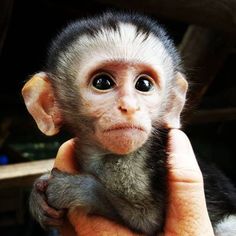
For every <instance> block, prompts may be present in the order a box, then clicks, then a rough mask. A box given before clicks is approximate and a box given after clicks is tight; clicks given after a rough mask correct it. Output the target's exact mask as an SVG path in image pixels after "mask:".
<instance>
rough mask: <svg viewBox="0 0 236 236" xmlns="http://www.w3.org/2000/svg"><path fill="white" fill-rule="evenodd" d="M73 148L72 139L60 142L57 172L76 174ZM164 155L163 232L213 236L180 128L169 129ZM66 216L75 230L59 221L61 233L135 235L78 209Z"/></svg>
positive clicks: (189, 150) (196, 172) (199, 180)
mask: <svg viewBox="0 0 236 236" xmlns="http://www.w3.org/2000/svg"><path fill="white" fill-rule="evenodd" d="M73 150H74V142H73V140H69V141H67V142H66V143H64V144H63V145H62V146H61V148H60V149H59V152H58V155H57V158H56V161H55V167H57V168H58V169H60V170H61V171H66V172H69V173H78V168H76V163H75V159H74V157H73V155H72V154H73ZM168 156H169V157H168V164H169V169H168V170H169V172H168V185H169V201H168V202H169V204H168V209H167V216H166V224H165V228H164V235H166V236H172V235H175V236H185V235H186V236H187V235H191V236H194V235H196V236H198V235H204V236H213V235H214V233H213V228H212V226H211V222H210V220H209V216H208V212H207V208H206V202H205V194H204V188H203V178H202V174H201V171H200V169H199V166H198V164H197V161H196V158H195V155H194V153H193V150H192V146H191V144H190V142H189V140H188V138H187V136H186V135H185V134H184V133H183V132H182V131H180V130H175V129H174V130H171V131H170V133H169V143H168ZM68 218H69V221H70V222H71V224H72V225H73V227H74V229H75V231H76V233H75V234H72V233H68V230H69V229H70V228H71V227H69V225H68V224H63V226H62V229H61V232H62V235H65V236H72V235H76V234H77V235H81V236H89V235H93V236H101V235H109V236H119V235H120V236H135V235H137V234H134V233H132V232H131V231H130V230H128V229H126V228H124V227H122V226H120V225H118V224H115V223H114V222H111V221H109V220H107V219H105V218H102V217H95V216H86V214H84V213H83V211H82V210H81V211H77V212H70V213H69V215H68ZM70 232H72V231H70Z"/></svg>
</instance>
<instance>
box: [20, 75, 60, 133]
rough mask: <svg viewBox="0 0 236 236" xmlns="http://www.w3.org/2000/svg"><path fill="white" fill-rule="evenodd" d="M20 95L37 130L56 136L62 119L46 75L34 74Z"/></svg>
mask: <svg viewBox="0 0 236 236" xmlns="http://www.w3.org/2000/svg"><path fill="white" fill-rule="evenodd" d="M22 95H23V98H24V101H25V105H26V107H27V109H28V111H29V113H30V114H31V115H32V116H33V118H34V119H35V121H36V123H37V125H38V128H39V129H40V130H41V131H42V132H43V133H44V134H46V135H49V136H51V135H54V134H57V133H58V132H59V130H60V126H61V123H62V118H61V113H60V111H59V107H58V105H57V103H56V101H55V98H54V93H53V90H52V86H51V83H50V81H49V79H48V76H47V74H46V73H44V72H40V73H38V74H35V75H34V76H33V77H32V78H31V79H30V80H29V81H28V82H27V83H26V84H25V86H24V87H23V89H22Z"/></svg>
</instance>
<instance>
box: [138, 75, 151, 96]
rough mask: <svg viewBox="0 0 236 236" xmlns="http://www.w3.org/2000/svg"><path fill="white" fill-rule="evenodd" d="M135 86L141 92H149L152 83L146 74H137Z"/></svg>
mask: <svg viewBox="0 0 236 236" xmlns="http://www.w3.org/2000/svg"><path fill="white" fill-rule="evenodd" d="M135 88H136V89H137V90H139V91H141V92H149V91H151V90H152V89H153V83H152V81H151V79H150V78H149V77H148V76H147V75H141V76H139V78H138V80H137V81H136V84H135Z"/></svg>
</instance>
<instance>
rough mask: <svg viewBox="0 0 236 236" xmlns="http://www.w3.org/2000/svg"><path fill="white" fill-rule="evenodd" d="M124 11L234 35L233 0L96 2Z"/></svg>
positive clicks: (120, 0) (234, 4)
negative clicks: (137, 11)
mask: <svg viewBox="0 0 236 236" xmlns="http://www.w3.org/2000/svg"><path fill="white" fill-rule="evenodd" d="M98 1H99V2H100V3H106V4H110V5H111V6H116V7H120V8H126V9H134V10H139V11H141V12H145V13H151V14H155V15H158V16H159V17H162V18H167V19H172V20H178V21H182V22H186V23H189V24H197V25H201V26H207V27H210V28H214V29H218V30H222V31H226V32H228V33H231V34H234V35H236V14H235V12H236V1H235V0H217V1H216V0H197V1H189V0H156V1H153V0H145V1H137V0H129V1H127V0H116V1H114V0H98Z"/></svg>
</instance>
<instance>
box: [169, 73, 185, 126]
mask: <svg viewBox="0 0 236 236" xmlns="http://www.w3.org/2000/svg"><path fill="white" fill-rule="evenodd" d="M187 90H188V82H187V81H186V79H185V78H184V75H183V74H182V73H180V72H177V74H176V84H175V86H174V87H173V88H172V91H171V98H170V99H169V104H168V107H167V111H166V114H165V117H164V120H165V125H166V126H167V128H176V129H178V128H180V127H181V124H180V113H181V112H182V110H183V107H184V104H185V101H186V93H187Z"/></svg>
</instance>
